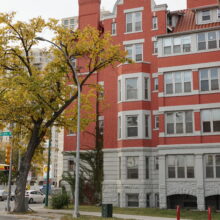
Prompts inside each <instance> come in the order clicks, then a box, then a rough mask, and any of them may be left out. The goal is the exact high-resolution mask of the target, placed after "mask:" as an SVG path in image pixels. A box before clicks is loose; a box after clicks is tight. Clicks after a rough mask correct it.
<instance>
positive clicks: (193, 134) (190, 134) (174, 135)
mask: <svg viewBox="0 0 220 220" xmlns="http://www.w3.org/2000/svg"><path fill="white" fill-rule="evenodd" d="M191 136H201V132H200V131H194V132H193V133H189V134H187V133H184V134H165V133H164V132H160V133H159V137H167V138H169V137H191Z"/></svg>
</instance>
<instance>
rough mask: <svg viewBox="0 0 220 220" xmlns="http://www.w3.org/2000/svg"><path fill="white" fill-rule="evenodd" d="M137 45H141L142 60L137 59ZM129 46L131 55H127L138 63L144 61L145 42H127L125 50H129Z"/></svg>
mask: <svg viewBox="0 0 220 220" xmlns="http://www.w3.org/2000/svg"><path fill="white" fill-rule="evenodd" d="M137 46H141V56H142V58H141V60H138V61H137V60H136V56H137ZM127 48H130V49H131V57H129V56H127V58H130V59H132V60H133V61H134V62H136V63H141V62H143V59H144V48H143V44H142V43H137V44H127V45H125V50H126V51H127Z"/></svg>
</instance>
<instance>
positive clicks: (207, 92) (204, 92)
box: [200, 90, 220, 95]
mask: <svg viewBox="0 0 220 220" xmlns="http://www.w3.org/2000/svg"><path fill="white" fill-rule="evenodd" d="M214 93H220V90H212V91H200V94H201V95H203V94H214Z"/></svg>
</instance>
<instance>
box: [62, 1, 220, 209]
mask: <svg viewBox="0 0 220 220" xmlns="http://www.w3.org/2000/svg"><path fill="white" fill-rule="evenodd" d="M78 19H79V27H80V28H82V27H84V26H86V25H88V24H90V25H93V26H96V27H97V25H98V24H99V22H101V23H102V25H103V27H104V30H105V31H109V32H111V34H112V37H113V39H114V41H115V42H116V43H120V44H122V45H123V46H124V49H125V50H127V51H128V57H130V58H132V59H133V60H134V61H135V63H132V64H121V65H118V66H117V67H116V68H112V67H109V68H107V69H105V70H103V71H101V72H100V73H98V74H96V75H94V76H93V77H92V78H91V82H93V83H99V84H101V85H103V88H104V97H105V102H106V103H108V104H109V107H108V108H106V109H105V111H104V112H103V113H102V115H101V116H100V121H102V122H104V123H103V124H104V127H103V129H104V182H103V202H104V203H112V204H113V205H115V206H120V207H160V208H175V206H176V205H177V204H180V205H181V206H182V207H191V208H198V209H199V210H204V209H205V208H206V207H207V205H212V206H215V207H216V209H220V8H219V1H218V0H187V9H184V10H180V11H169V10H167V5H166V4H162V5H156V4H155V2H154V1H153V0H117V1H116V3H115V6H114V9H113V12H112V13H110V14H107V15H106V16H102V18H101V19H100V0H79V18H78ZM92 142H93V141H92V140H91V139H90V138H89V137H87V136H86V134H82V146H83V145H87V146H88V145H89V144H92ZM74 143H75V137H74V135H71V134H68V133H67V132H66V133H65V138H64V149H65V151H72V150H74V148H75V146H74ZM68 160H70V157H68V156H65V160H64V167H66V169H67V167H68ZM71 164H72V162H71V161H69V165H70V167H71Z"/></svg>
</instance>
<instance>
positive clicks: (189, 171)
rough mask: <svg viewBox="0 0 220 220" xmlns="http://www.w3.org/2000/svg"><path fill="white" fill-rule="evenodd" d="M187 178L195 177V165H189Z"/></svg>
mask: <svg viewBox="0 0 220 220" xmlns="http://www.w3.org/2000/svg"><path fill="white" fill-rule="evenodd" d="M187 178H194V167H187Z"/></svg>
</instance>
